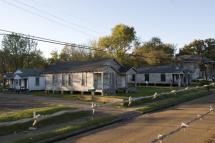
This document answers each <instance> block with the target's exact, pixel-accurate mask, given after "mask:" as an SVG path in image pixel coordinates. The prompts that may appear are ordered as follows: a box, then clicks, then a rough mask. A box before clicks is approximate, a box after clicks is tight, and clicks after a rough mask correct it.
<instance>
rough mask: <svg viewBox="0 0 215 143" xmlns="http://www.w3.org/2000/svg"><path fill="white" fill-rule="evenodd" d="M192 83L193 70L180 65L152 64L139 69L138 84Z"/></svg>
mask: <svg viewBox="0 0 215 143" xmlns="http://www.w3.org/2000/svg"><path fill="white" fill-rule="evenodd" d="M190 83H191V72H190V71H189V70H184V69H183V68H182V67H179V66H173V65H168V66H152V67H141V68H138V69H137V84H138V85H147V84H148V85H177V86H186V85H189V84H190Z"/></svg>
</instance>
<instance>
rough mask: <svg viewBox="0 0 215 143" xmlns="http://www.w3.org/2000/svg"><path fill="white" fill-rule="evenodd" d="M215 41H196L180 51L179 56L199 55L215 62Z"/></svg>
mask: <svg viewBox="0 0 215 143" xmlns="http://www.w3.org/2000/svg"><path fill="white" fill-rule="evenodd" d="M214 52H215V39H213V38H208V39H205V40H194V41H192V42H191V43H189V44H186V45H185V46H184V47H183V48H182V49H180V51H179V55H198V56H204V57H207V58H210V59H213V60H215V54H214Z"/></svg>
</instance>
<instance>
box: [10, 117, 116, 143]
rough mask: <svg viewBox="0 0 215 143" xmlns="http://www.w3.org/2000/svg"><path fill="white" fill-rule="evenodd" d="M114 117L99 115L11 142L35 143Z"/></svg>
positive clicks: (104, 121)
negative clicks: (92, 118)
mask: <svg viewBox="0 0 215 143" xmlns="http://www.w3.org/2000/svg"><path fill="white" fill-rule="evenodd" d="M114 119H115V116H106V117H99V118H96V119H94V120H89V121H87V122H84V123H81V124H78V125H68V126H66V127H63V128H58V129H54V130H51V131H49V132H45V133H41V134H37V135H33V136H29V137H27V138H23V139H20V140H17V141H15V142H13V143H35V142H39V141H42V140H45V139H49V138H52V137H57V136H60V135H64V134H66V133H71V132H75V131H78V130H82V129H85V128H89V127H93V126H95V125H102V124H105V123H109V122H110V121H112V120H114Z"/></svg>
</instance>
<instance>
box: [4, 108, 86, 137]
mask: <svg viewBox="0 0 215 143" xmlns="http://www.w3.org/2000/svg"><path fill="white" fill-rule="evenodd" d="M89 115H90V112H89V111H80V112H72V113H65V114H62V115H58V116H54V117H50V118H47V119H44V120H41V121H39V122H38V124H37V127H38V128H40V127H45V126H49V125H53V124H58V123H63V122H69V121H73V120H76V119H79V118H82V117H86V116H89ZM31 126H32V121H29V122H26V123H20V124H14V125H11V126H2V127H0V135H7V134H10V133H14V132H20V131H23V130H28V128H29V127H31Z"/></svg>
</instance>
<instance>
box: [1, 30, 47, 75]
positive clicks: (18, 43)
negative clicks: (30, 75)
mask: <svg viewBox="0 0 215 143" xmlns="http://www.w3.org/2000/svg"><path fill="white" fill-rule="evenodd" d="M36 47H37V42H36V41H35V40H32V39H31V38H28V37H22V36H20V35H18V34H9V35H5V36H4V37H3V40H2V50H1V53H2V54H3V55H2V56H1V59H2V60H3V64H4V67H5V69H4V71H3V72H6V71H7V72H8V71H10V72H11V71H14V70H16V69H18V68H29V67H36V66H35V65H38V66H40V67H42V66H43V64H44V63H45V59H44V58H43V57H42V56H41V55H42V53H41V52H40V51H39V50H37V48H36ZM38 61H40V62H41V63H40V64H35V63H38Z"/></svg>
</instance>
